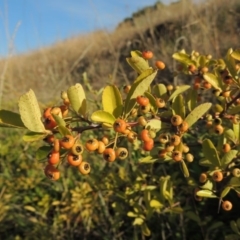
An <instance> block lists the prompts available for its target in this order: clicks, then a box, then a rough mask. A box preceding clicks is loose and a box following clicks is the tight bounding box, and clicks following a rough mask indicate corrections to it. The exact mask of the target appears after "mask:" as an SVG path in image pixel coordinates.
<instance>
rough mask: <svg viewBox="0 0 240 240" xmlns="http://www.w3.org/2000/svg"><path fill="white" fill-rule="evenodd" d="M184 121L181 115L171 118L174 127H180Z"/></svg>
mask: <svg viewBox="0 0 240 240" xmlns="http://www.w3.org/2000/svg"><path fill="white" fill-rule="evenodd" d="M182 122H183V119H182V117H181V116H180V115H173V116H172V118H171V123H172V125H173V126H179V125H180V124H182Z"/></svg>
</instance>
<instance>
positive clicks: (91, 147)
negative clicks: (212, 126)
mask: <svg viewBox="0 0 240 240" xmlns="http://www.w3.org/2000/svg"><path fill="white" fill-rule="evenodd" d="M98 145H99V143H98V140H97V139H95V138H93V139H89V140H88V141H87V142H86V144H85V147H86V149H87V150H88V151H90V152H93V151H95V150H97V149H98Z"/></svg>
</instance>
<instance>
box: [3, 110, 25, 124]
mask: <svg viewBox="0 0 240 240" xmlns="http://www.w3.org/2000/svg"><path fill="white" fill-rule="evenodd" d="M0 127H9V128H26V127H25V126H24V124H23V122H22V119H21V116H20V114H18V113H15V112H12V111H9V110H4V109H2V110H0Z"/></svg>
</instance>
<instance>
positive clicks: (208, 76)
mask: <svg viewBox="0 0 240 240" xmlns="http://www.w3.org/2000/svg"><path fill="white" fill-rule="evenodd" d="M203 78H204V79H205V80H206V81H207V82H209V83H210V84H211V85H212V86H213V87H214V88H215V89H220V86H219V84H218V78H217V77H216V76H215V75H214V74H212V73H209V72H207V73H204V74H203Z"/></svg>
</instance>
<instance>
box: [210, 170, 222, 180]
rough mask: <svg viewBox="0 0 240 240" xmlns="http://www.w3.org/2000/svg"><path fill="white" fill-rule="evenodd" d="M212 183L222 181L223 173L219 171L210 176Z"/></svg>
mask: <svg viewBox="0 0 240 240" xmlns="http://www.w3.org/2000/svg"><path fill="white" fill-rule="evenodd" d="M212 178H213V181H215V182H221V181H222V180H223V173H222V172H221V171H216V172H214V173H213V175H212Z"/></svg>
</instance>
